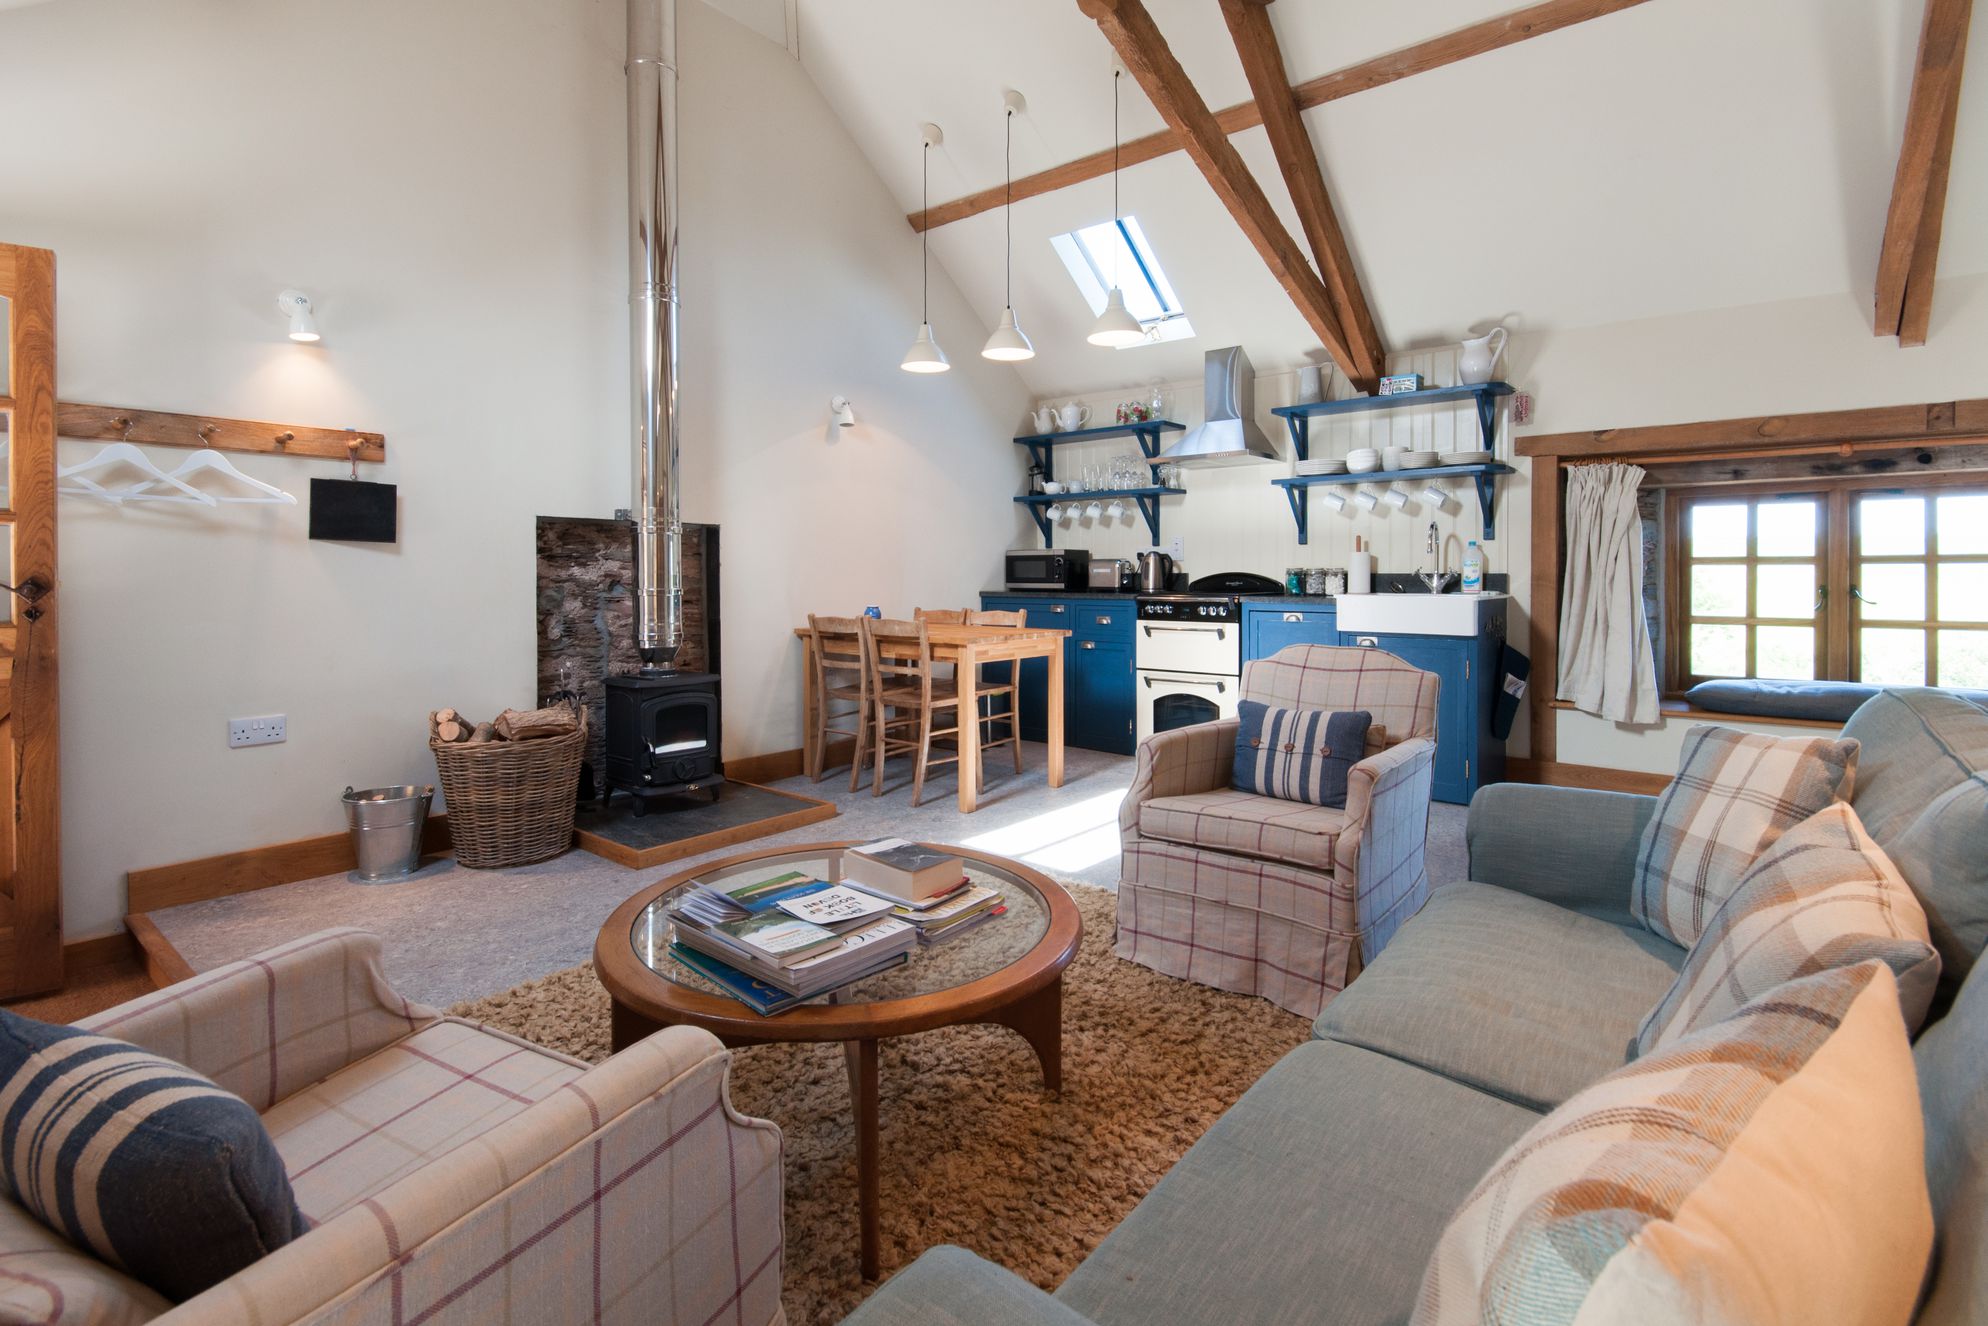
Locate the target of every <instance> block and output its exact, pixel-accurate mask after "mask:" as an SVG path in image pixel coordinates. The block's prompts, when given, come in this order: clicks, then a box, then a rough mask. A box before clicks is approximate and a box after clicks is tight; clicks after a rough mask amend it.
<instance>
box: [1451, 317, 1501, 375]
mask: <svg viewBox="0 0 1988 1326" xmlns="http://www.w3.org/2000/svg"><path fill="white" fill-rule="evenodd" d="M1493 341H1496V342H1497V344H1496V345H1493V344H1492V342H1493ZM1504 353H1505V329H1504V328H1503V327H1493V328H1492V329H1491V330H1490V331H1488V332H1486V333H1485V334H1484V335H1482V336H1479V337H1476V338H1475V339H1466V340H1465V341H1464V343H1463V353H1462V354H1461V355H1459V356H1458V357H1457V361H1456V372H1457V380H1458V381H1459V382H1462V383H1465V384H1466V385H1469V386H1476V385H1477V384H1478V383H1480V382H1489V381H1490V380H1491V374H1492V373H1494V372H1496V371H1497V368H1498V359H1499V357H1500V356H1502V355H1503V354H1504Z"/></svg>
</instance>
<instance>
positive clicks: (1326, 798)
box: [1229, 700, 1374, 808]
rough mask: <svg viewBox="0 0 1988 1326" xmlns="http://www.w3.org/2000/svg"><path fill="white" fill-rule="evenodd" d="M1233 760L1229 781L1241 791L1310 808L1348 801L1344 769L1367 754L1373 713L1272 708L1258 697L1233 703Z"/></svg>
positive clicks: (1340, 805)
mask: <svg viewBox="0 0 1988 1326" xmlns="http://www.w3.org/2000/svg"><path fill="white" fill-rule="evenodd" d="M1236 716H1237V717H1238V718H1239V719H1241V720H1242V722H1241V725H1240V726H1239V727H1238V728H1237V729H1236V764H1235V770H1234V772H1233V773H1232V774H1231V775H1230V776H1229V783H1230V785H1231V786H1233V787H1235V788H1236V789H1237V790H1239V791H1243V792H1254V793H1256V795H1258V796H1263V797H1277V798H1279V799H1280V800H1284V801H1308V802H1310V803H1311V804H1312V805H1314V806H1333V807H1339V808H1343V807H1344V806H1345V805H1346V771H1347V770H1348V769H1351V768H1352V767H1353V766H1354V765H1355V764H1356V763H1358V762H1359V761H1360V759H1361V758H1362V757H1364V755H1365V754H1366V749H1367V728H1368V726H1369V725H1371V724H1372V722H1373V721H1374V720H1373V715H1371V714H1369V713H1368V712H1367V711H1366V710H1364V709H1360V710H1356V711H1354V712H1351V713H1334V712H1332V711H1330V710H1326V709H1273V708H1271V707H1270V706H1269V705H1267V704H1264V703H1263V702H1262V701H1260V700H1244V701H1242V702H1241V703H1240V704H1238V705H1237V706H1236Z"/></svg>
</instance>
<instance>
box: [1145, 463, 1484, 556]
mask: <svg viewBox="0 0 1988 1326" xmlns="http://www.w3.org/2000/svg"><path fill="white" fill-rule="evenodd" d="M1517 473H1518V471H1517V470H1515V469H1513V468H1512V467H1511V466H1509V465H1432V466H1430V467H1429V468H1428V469H1426V470H1369V471H1368V472H1367V473H1365V474H1299V475H1294V476H1292V477H1291V478H1288V479H1272V480H1271V481H1270V482H1272V483H1274V484H1276V485H1277V486H1278V487H1279V488H1282V489H1283V490H1284V496H1285V497H1286V498H1288V499H1289V500H1290V503H1291V518H1292V519H1293V520H1295V521H1297V522H1298V542H1299V543H1301V544H1302V543H1308V542H1310V541H1311V490H1312V489H1313V488H1316V487H1318V486H1319V485H1321V484H1346V483H1353V484H1358V483H1400V482H1407V483H1422V482H1425V481H1427V480H1429V479H1444V478H1468V479H1470V480H1472V481H1473V482H1474V483H1475V484H1476V485H1477V510H1478V514H1479V515H1480V516H1482V517H1483V519H1484V535H1483V538H1484V541H1485V542H1486V543H1489V542H1491V541H1492V540H1493V539H1496V538H1497V537H1498V526H1497V524H1496V522H1495V520H1494V519H1493V506H1492V498H1493V496H1494V489H1495V488H1496V485H1497V479H1498V476H1499V475H1501V474H1517ZM1155 537H1156V538H1157V537H1158V536H1157V535H1156V536H1155Z"/></svg>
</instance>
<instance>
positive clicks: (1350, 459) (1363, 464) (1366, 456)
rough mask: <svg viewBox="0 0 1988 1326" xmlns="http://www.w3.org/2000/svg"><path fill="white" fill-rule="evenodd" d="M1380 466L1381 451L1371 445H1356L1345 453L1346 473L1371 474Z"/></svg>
mask: <svg viewBox="0 0 1988 1326" xmlns="http://www.w3.org/2000/svg"><path fill="white" fill-rule="evenodd" d="M1380 467H1381V453H1380V452H1378V451H1376V450H1374V449H1373V448H1372V447H1357V448H1355V449H1354V450H1352V451H1349V452H1347V453H1346V472H1347V473H1348V474H1372V473H1373V472H1374V471H1375V470H1377V469H1379V468H1380Z"/></svg>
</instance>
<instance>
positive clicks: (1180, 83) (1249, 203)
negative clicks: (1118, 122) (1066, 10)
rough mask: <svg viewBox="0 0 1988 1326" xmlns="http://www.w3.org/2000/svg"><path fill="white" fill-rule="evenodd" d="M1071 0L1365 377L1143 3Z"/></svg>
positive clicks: (1319, 287)
mask: <svg viewBox="0 0 1988 1326" xmlns="http://www.w3.org/2000/svg"><path fill="white" fill-rule="evenodd" d="M1077 7H1078V8H1079V9H1081V10H1083V11H1084V13H1086V14H1087V15H1089V16H1090V17H1091V18H1092V19H1093V20H1094V21H1095V22H1096V23H1097V25H1098V27H1099V29H1101V30H1102V31H1103V32H1104V35H1105V37H1106V39H1107V40H1109V41H1110V42H1111V45H1112V48H1113V49H1114V50H1116V51H1117V52H1118V58H1119V59H1120V60H1122V61H1124V63H1125V70H1126V72H1127V73H1129V74H1131V75H1132V77H1134V78H1136V79H1137V80H1139V86H1140V87H1141V88H1143V89H1145V92H1146V97H1147V99H1148V100H1149V101H1151V102H1152V103H1153V107H1154V109H1156V110H1157V111H1159V113H1160V117H1161V118H1162V119H1164V120H1165V121H1166V122H1167V125H1168V127H1169V128H1171V129H1172V130H1173V131H1174V133H1175V134H1176V135H1177V136H1178V137H1179V138H1180V140H1181V142H1182V143H1183V144H1185V145H1186V151H1187V155H1188V156H1190V157H1192V158H1193V159H1194V164H1195V165H1197V166H1199V167H1200V168H1201V173H1202V175H1203V176H1205V177H1206V178H1207V180H1208V183H1209V185H1210V187H1212V188H1213V189H1214V190H1215V196H1216V197H1218V198H1220V199H1221V200H1222V205H1223V206H1225V207H1227V208H1228V209H1229V215H1230V216H1232V217H1234V218H1235V221H1236V224H1237V225H1238V226H1240V227H1242V232H1243V234H1244V235H1246V236H1248V238H1249V242H1250V243H1251V245H1253V246H1254V247H1255V249H1256V251H1257V254H1258V255H1259V256H1260V257H1262V259H1263V261H1264V263H1265V264H1267V265H1268V266H1269V268H1270V274H1271V275H1272V276H1274V277H1276V278H1277V284H1278V285H1280V286H1282V287H1284V293H1285V294H1287V295H1289V296H1290V297H1291V302H1292V303H1294V304H1296V305H1297V306H1298V312H1299V313H1300V314H1302V315H1303V316H1304V319H1305V322H1306V323H1307V325H1309V326H1310V327H1311V329H1312V332H1313V334H1314V335H1316V336H1317V337H1318V339H1319V340H1320V341H1321V342H1322V343H1323V344H1324V346H1325V348H1326V350H1327V352H1328V353H1330V354H1331V355H1332V357H1333V359H1334V360H1335V361H1336V362H1337V363H1338V364H1339V366H1340V367H1341V368H1342V369H1344V370H1345V371H1346V375H1347V376H1348V377H1350V378H1353V379H1355V380H1356V381H1359V380H1362V379H1364V378H1365V375H1364V374H1363V373H1362V372H1361V370H1360V364H1359V360H1358V359H1357V357H1356V356H1355V355H1354V354H1353V352H1352V350H1351V349H1350V348H1349V346H1348V345H1347V342H1346V336H1345V334H1344V333H1343V332H1342V331H1341V330H1340V326H1339V320H1338V318H1337V317H1335V316H1334V315H1333V311H1332V296H1331V295H1330V294H1329V293H1328V292H1327V291H1326V288H1325V282H1324V281H1323V280H1322V279H1320V277H1319V274H1318V273H1317V272H1315V271H1313V270H1312V268H1311V264H1310V263H1308V262H1306V261H1305V255H1304V251H1303V250H1302V249H1300V248H1299V247H1298V242H1297V241H1296V240H1294V239H1292V238H1291V232H1290V231H1288V230H1286V229H1284V223H1283V222H1282V221H1280V220H1278V218H1277V212H1276V210H1275V209H1274V208H1272V207H1271V205H1270V199H1269V198H1268V197H1267V196H1266V195H1265V194H1264V192H1263V186H1262V185H1261V184H1258V183H1257V182H1256V177H1255V176H1254V175H1252V174H1250V173H1249V167H1248V166H1245V165H1244V164H1243V159H1242V154H1241V153H1239V152H1237V151H1236V146H1235V144H1234V143H1231V142H1230V141H1229V136H1228V134H1227V133H1226V132H1224V131H1223V129H1222V126H1221V125H1220V124H1219V123H1218V122H1217V121H1216V119H1215V115H1214V112H1212V111H1210V110H1209V109H1208V103H1207V102H1205V101H1203V100H1202V99H1201V94H1200V93H1199V92H1197V91H1195V90H1194V84H1193V83H1192V82H1190V81H1189V80H1188V77H1187V71H1186V70H1185V69H1182V68H1181V67H1180V61H1179V60H1176V59H1175V58H1174V54H1173V51H1172V50H1170V49H1169V48H1168V46H1167V42H1166V38H1165V37H1163V36H1161V35H1160V29H1159V26H1158V25H1157V24H1156V23H1154V22H1153V16H1152V15H1151V14H1149V13H1147V12H1146V6H1145V5H1144V4H1143V3H1141V0H1077Z"/></svg>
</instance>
